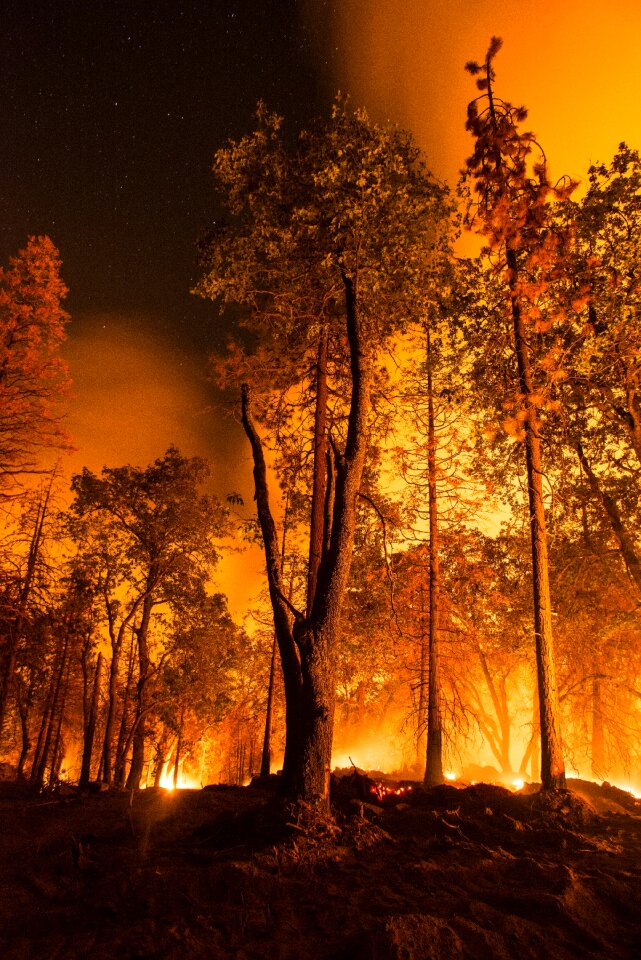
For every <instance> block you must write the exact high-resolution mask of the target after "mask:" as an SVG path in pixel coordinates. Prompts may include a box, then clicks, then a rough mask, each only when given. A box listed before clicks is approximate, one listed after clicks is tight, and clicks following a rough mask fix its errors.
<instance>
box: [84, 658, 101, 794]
mask: <svg viewBox="0 0 641 960" xmlns="http://www.w3.org/2000/svg"><path fill="white" fill-rule="evenodd" d="M102 661H103V656H102V653H98V658H97V660H96V672H95V673H94V678H93V693H92V696H91V706H90V707H89V717H88V720H87V727H86V729H85V736H84V744H83V749H82V765H81V768H80V786H81V787H86V786H87V784H88V783H89V781H90V779H91V755H92V753H93V742H94V738H95V735H96V722H97V719H98V706H99V702H100V680H101V677H102Z"/></svg>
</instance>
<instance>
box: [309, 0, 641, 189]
mask: <svg viewBox="0 0 641 960" xmlns="http://www.w3.org/2000/svg"><path fill="white" fill-rule="evenodd" d="M307 19H308V23H309V27H310V29H311V30H312V32H313V33H314V34H315V35H316V36H317V39H318V42H319V55H320V56H321V57H322V59H323V61H324V62H325V63H327V60H328V57H327V49H328V47H329V50H330V51H331V52H332V54H333V52H334V50H335V51H337V54H336V58H335V59H336V63H337V64H338V66H337V69H336V71H335V74H334V75H333V76H331V77H330V82H331V83H332V85H333V88H334V89H336V88H340V89H341V90H343V91H347V92H348V93H349V94H350V96H351V97H352V99H353V101H354V103H355V104H357V105H358V106H364V107H365V108H366V109H367V110H368V111H369V112H370V113H371V114H372V116H374V117H375V118H376V119H379V120H382V121H385V120H391V121H393V122H395V123H398V124H400V125H401V126H404V127H408V128H409V129H411V130H412V131H413V132H414V134H415V136H416V138H417V140H418V141H419V143H420V145H421V146H422V147H423V148H424V150H425V152H426V156H427V158H428V163H429V165H430V166H431V167H432V169H433V170H434V172H435V173H437V174H438V175H439V176H441V177H444V178H446V179H448V180H449V181H453V180H454V179H455V178H456V175H457V171H458V170H459V169H460V168H461V166H462V164H463V160H464V158H465V156H466V155H467V153H468V152H469V149H470V144H469V139H468V136H467V134H466V133H465V131H464V129H463V125H464V120H465V109H466V105H467V102H468V100H470V99H471V97H472V96H473V93H474V88H473V84H472V83H471V82H470V78H469V76H467V75H466V74H465V73H464V70H463V65H464V64H465V62H466V61H468V60H474V59H479V58H482V57H483V55H484V53H485V51H486V49H487V46H488V43H489V40H490V37H491V36H492V35H497V36H500V37H502V38H503V40H504V48H503V51H502V52H501V54H500V57H499V60H498V63H497V70H498V85H497V86H498V91H499V93H500V94H502V95H503V96H505V97H506V99H509V100H512V101H513V102H515V103H518V104H524V105H525V106H526V107H528V109H529V113H530V124H531V127H532V129H533V130H534V131H535V132H536V134H537V135H538V137H539V139H540V141H541V143H542V145H543V146H544V148H545V150H546V152H547V155H548V159H549V160H550V163H551V165H552V169H553V172H555V173H556V174H557V175H560V174H562V173H568V174H570V175H572V176H575V177H581V176H584V175H585V172H586V169H587V167H588V165H589V164H590V163H591V162H594V161H608V160H610V159H611V158H612V156H613V155H614V152H615V150H616V147H617V145H618V143H619V142H620V141H621V140H626V141H627V142H628V143H629V144H630V146H632V147H639V146H641V114H639V110H638V105H637V102H636V101H637V90H638V76H637V74H638V62H639V43H640V41H639V38H640V37H641V6H640V5H639V3H638V2H637V0H620V2H618V3H616V4H612V5H610V7H609V8H608V9H607V10H604V8H603V5H602V4H600V3H597V2H596V0H573V2H571V3H561V4H559V3H555V2H553V0H519V2H518V3H516V2H514V0H476V2H474V3H461V2H460V0H431V2H430V3H429V4H426V3H423V2H421V0H388V2H387V3H380V2H377V0H343V2H342V3H340V4H335V5H334V17H333V21H332V23H331V25H330V30H329V32H330V34H331V35H330V36H326V37H320V36H319V32H320V31H321V30H322V29H323V27H322V25H320V24H318V23H317V22H316V21H317V19H318V11H317V10H316V11H315V4H313V3H312V2H310V0H308V3H307ZM330 62H331V59H330Z"/></svg>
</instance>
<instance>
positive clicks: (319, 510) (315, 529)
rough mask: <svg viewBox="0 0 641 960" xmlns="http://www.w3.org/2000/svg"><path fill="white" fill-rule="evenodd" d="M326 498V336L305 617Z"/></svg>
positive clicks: (321, 346) (319, 378)
mask: <svg viewBox="0 0 641 960" xmlns="http://www.w3.org/2000/svg"><path fill="white" fill-rule="evenodd" d="M326 495H327V334H326V333H322V334H321V336H320V339H319V342H318V355H317V359H316V406H315V410H314V476H313V484H312V509H311V518H310V524H309V566H308V570H307V616H309V615H310V613H311V611H312V606H313V605H314V596H315V594H316V583H317V581H318V571H319V568H320V564H321V560H322V556H323V544H324V529H325V523H324V520H325V516H324V514H325V499H326Z"/></svg>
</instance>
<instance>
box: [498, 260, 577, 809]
mask: <svg viewBox="0 0 641 960" xmlns="http://www.w3.org/2000/svg"><path fill="white" fill-rule="evenodd" d="M507 266H508V270H509V279H508V286H509V291H510V301H511V310H512V327H513V334H514V350H515V353H516V360H517V365H518V373H519V387H520V391H521V395H522V398H523V404H524V407H525V415H526V416H525V462H526V470H527V484H528V502H529V511H530V534H531V544H532V584H533V600H534V636H535V643H536V673H537V681H538V689H539V722H540V727H541V784H542V787H543V789H544V790H558V789H564V788H565V764H564V760H563V747H562V743H561V735H560V721H559V705H558V695H557V687H556V676H555V670H554V649H553V638H552V606H551V599H550V581H549V564H548V546H547V531H546V521H545V503H544V500H543V467H542V459H541V437H540V435H539V420H538V411H537V406H536V402H535V394H534V387H533V380H532V368H531V362H530V351H529V347H528V343H527V338H526V335H525V328H524V321H523V316H522V312H521V305H520V302H519V295H518V291H517V280H518V263H517V258H516V253H515V252H514V250H512V249H511V248H510V247H509V246H508V248H507Z"/></svg>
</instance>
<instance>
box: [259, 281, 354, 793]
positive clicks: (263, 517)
mask: <svg viewBox="0 0 641 960" xmlns="http://www.w3.org/2000/svg"><path fill="white" fill-rule="evenodd" d="M343 283H344V289H345V320H346V331H347V339H348V343H349V352H350V371H351V381H352V391H351V399H350V411H349V419H348V427H347V440H346V444H345V450H344V452H343V454H342V455H339V456H337V458H336V460H337V462H336V476H335V481H334V484H333V497H332V498H331V517H329V522H330V523H331V531H330V532H329V535H328V531H327V526H328V524H327V522H326V524H325V536H324V537H323V542H324V543H325V544H326V549H325V550H324V551H323V554H322V557H321V562H320V565H319V568H318V575H317V580H316V588H315V591H314V598H313V603H312V605H311V609H310V610H309V612H308V613H306V614H303V613H301V612H298V611H296V610H294V608H293V607H292V605H291V603H290V602H289V601H288V600H287V598H286V597H285V595H284V592H283V577H282V564H281V561H280V556H279V549H278V538H277V535H276V527H275V524H274V520H273V516H272V513H271V509H270V506H269V496H268V486H267V472H266V465H265V458H264V454H263V449H262V443H261V440H260V437H259V435H258V433H257V431H256V428H255V426H254V422H253V416H252V410H251V396H250V391H249V387H248V386H247V385H244V386H243V388H242V420H243V426H244V428H245V432H246V434H247V437H248V439H249V441H250V444H251V447H252V455H253V460H254V484H255V490H256V504H257V510H258V519H259V522H260V526H261V531H262V534H263V543H264V548H265V559H266V566H267V578H268V584H269V592H270V599H271V603H272V608H273V612H274V626H275V630H276V636H277V637H278V645H279V650H280V654H281V662H282V666H283V679H284V684H285V709H286V717H285V722H286V750H285V763H284V768H283V788H284V790H285V792H286V794H287V795H288V796H290V797H292V798H294V799H300V800H303V801H305V802H306V803H308V804H310V805H312V806H313V807H314V808H315V809H317V810H320V811H327V810H328V809H329V776H330V767H331V752H332V734H333V720H334V705H335V697H336V691H335V666H334V663H335V658H336V639H337V636H336V635H337V629H338V622H339V618H340V613H341V608H342V603H343V598H344V593H345V589H346V587H347V581H348V577H349V570H350V564H351V556H352V549H353V544H354V529H355V523H356V498H357V496H358V492H359V487H360V483H361V477H362V473H363V466H364V462H365V453H366V449H367V417H368V412H369V407H370V391H371V382H372V376H373V368H372V360H371V356H370V355H369V351H368V350H367V348H366V344H365V334H364V330H363V329H362V326H361V321H360V318H359V316H358V311H357V302H356V289H355V286H354V282H353V280H352V279H351V278H350V277H348V276H346V275H344V276H343ZM329 499H330V498H329V497H327V496H326V497H325V498H324V500H325V506H326V516H327V504H328V501H329Z"/></svg>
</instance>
